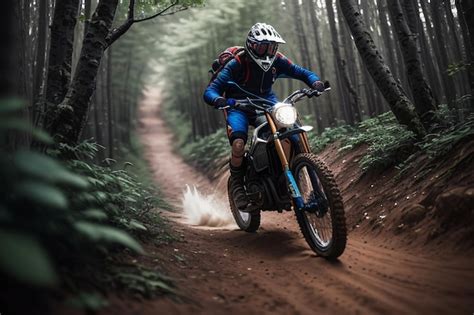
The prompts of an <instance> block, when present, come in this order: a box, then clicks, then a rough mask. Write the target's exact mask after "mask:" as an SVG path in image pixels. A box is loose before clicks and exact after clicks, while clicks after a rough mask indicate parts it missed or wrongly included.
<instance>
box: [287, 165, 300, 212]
mask: <svg viewBox="0 0 474 315" xmlns="http://www.w3.org/2000/svg"><path fill="white" fill-rule="evenodd" d="M285 176H286V179H287V180H288V187H289V188H290V192H291V197H292V198H293V201H294V202H295V205H296V208H298V210H301V209H303V208H304V207H305V205H304V200H303V198H302V197H301V193H300V190H299V188H298V186H297V185H296V181H295V178H294V177H293V173H291V171H290V170H289V169H288V168H287V169H286V170H285Z"/></svg>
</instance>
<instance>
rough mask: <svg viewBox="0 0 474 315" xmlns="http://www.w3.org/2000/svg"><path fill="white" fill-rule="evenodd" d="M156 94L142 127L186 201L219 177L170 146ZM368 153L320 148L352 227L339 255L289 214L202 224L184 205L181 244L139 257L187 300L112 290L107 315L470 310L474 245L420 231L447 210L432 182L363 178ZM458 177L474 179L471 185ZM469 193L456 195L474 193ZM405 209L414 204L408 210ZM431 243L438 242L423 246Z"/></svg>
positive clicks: (166, 176)
mask: <svg viewBox="0 0 474 315" xmlns="http://www.w3.org/2000/svg"><path fill="white" fill-rule="evenodd" d="M159 102H160V99H159V91H158V90H150V91H148V93H147V97H146V99H145V100H144V101H143V103H142V108H141V120H140V135H141V138H142V142H143V144H144V146H145V151H146V156H145V157H146V159H147V160H148V161H149V163H150V165H151V167H152V171H153V175H154V176H155V178H156V180H157V183H158V184H159V185H160V187H162V189H163V191H164V193H165V195H166V196H167V198H168V199H169V200H171V201H172V202H174V203H175V204H178V205H179V201H180V198H181V196H182V191H183V189H184V188H185V185H186V184H194V185H196V186H198V187H199V189H200V190H201V191H211V190H212V189H213V188H214V186H215V185H216V184H215V183H211V182H210V181H209V180H208V179H207V178H206V177H205V176H203V175H200V174H198V173H197V172H196V171H195V170H194V169H193V168H192V167H190V166H189V165H187V164H185V163H184V162H183V160H182V159H181V158H180V157H179V156H177V155H176V154H174V153H173V152H172V148H173V143H172V142H173V138H172V134H171V132H170V130H169V129H168V128H167V127H166V125H165V123H164V122H163V120H162V118H161V117H160V115H159V106H158V105H159ZM361 150H363V148H361V149H360V150H355V151H353V152H351V153H349V154H348V155H345V156H344V157H342V156H341V155H339V154H337V151H336V148H335V147H332V148H329V149H328V150H326V151H325V152H324V153H323V154H322V155H321V157H322V158H323V159H325V160H326V161H327V162H328V164H329V165H330V167H331V168H332V169H333V171H334V172H335V173H336V178H337V180H338V182H339V185H340V187H341V189H342V191H343V196H344V199H345V203H346V208H347V209H346V210H347V214H348V224H349V227H350V228H353V229H352V231H351V233H350V234H349V239H348V246H347V248H346V251H345V253H344V254H343V255H342V256H341V258H340V260H339V261H338V262H332V263H331V262H328V261H326V260H324V259H322V258H319V257H317V256H316V255H315V254H314V253H313V252H312V251H311V250H309V248H308V246H307V245H306V243H305V241H304V239H303V237H302V235H301V234H300V232H299V229H298V227H297V225H296V222H295V218H294V215H293V214H292V213H289V212H288V213H283V214H278V213H264V214H263V216H262V227H261V228H260V230H259V231H258V233H254V234H249V233H245V232H241V231H238V230H224V229H217V230H216V229H203V228H195V227H191V226H188V225H186V224H183V223H180V222H181V221H180V215H179V213H178V214H169V215H168V216H169V217H170V218H172V219H173V220H172V223H171V224H172V227H173V229H175V230H176V233H177V234H178V235H180V236H181V238H182V241H178V242H174V243H172V244H171V245H169V246H164V247H160V248H156V247H153V246H151V245H150V246H149V248H148V249H149V252H151V253H153V254H154V255H155V256H151V257H145V258H143V263H145V264H150V265H152V264H156V263H155V262H154V261H156V260H157V259H156V257H159V258H160V259H158V260H159V261H160V263H159V264H160V265H161V268H163V269H164V270H165V272H167V273H168V274H169V275H170V276H172V277H174V278H175V279H176V285H177V288H178V290H179V291H180V294H181V295H182V296H184V297H186V298H185V299H179V300H177V299H173V298H156V299H153V300H144V301H136V300H133V299H130V298H123V297H121V298H117V297H116V298H112V303H111V306H110V307H108V308H107V309H105V310H104V311H103V314H112V313H115V314H191V313H193V314H195V313H199V314H201V313H202V314H204V313H205V314H224V313H225V314H242V313H245V314H265V313H272V314H314V313H321V314H333V313H341V314H347V313H358V314H382V313H383V314H389V313H393V314H400V313H402V314H418V313H427V314H452V313H453V314H454V313H457V314H471V313H472V312H473V311H474V259H473V258H474V256H473V255H472V251H467V252H464V253H459V251H458V252H457V253H456V251H455V249H452V248H450V246H451V245H453V244H450V242H448V241H444V242H437V241H436V240H437V239H440V238H442V236H436V235H435V236H430V237H428V235H426V234H429V232H428V230H427V229H424V228H423V222H424V221H423V220H427V221H428V219H427V218H428V217H432V220H430V221H429V224H427V225H429V226H430V227H431V228H437V227H440V226H441V225H437V226H434V225H435V222H436V218H438V217H443V214H442V213H443V211H441V210H438V211H436V202H435V200H437V199H436V198H432V197H430V199H429V200H428V199H427V198H426V196H427V195H430V192H431V191H432V189H433V187H432V186H430V185H428V184H427V183H426V182H423V183H417V184H414V186H413V187H407V186H405V185H407V183H408V182H407V181H402V182H395V181H394V180H393V179H392V178H391V176H394V175H395V173H393V174H384V175H383V176H382V175H381V176H379V177H380V178H379V177H378V175H376V174H369V175H364V176H361V174H360V172H359V171H358V167H355V165H356V164H355V163H356V161H357V160H358V159H359V158H360V155H361V152H362V151H361ZM471 170H472V169H471ZM468 173H469V172H468ZM470 178H471V180H472V174H471V177H470ZM375 179H376V180H375ZM457 180H461V179H460V178H458V179H457ZM464 180H466V179H464ZM410 182H412V181H411V180H410ZM451 182H452V183H453V185H454V186H456V187H458V186H459V187H463V186H466V187H467V186H469V185H471V187H472V181H467V182H466V181H465V182H456V180H455V181H451ZM371 185H373V186H371ZM357 187H358V189H360V187H366V189H364V190H359V191H357V190H355V188H357ZM450 187H451V186H450ZM451 188H453V187H451ZM451 188H450V189H451ZM458 190H459V189H458ZM468 190H469V189H467V188H466V189H464V190H463V189H461V190H459V191H456V192H455V195H456V194H457V195H459V194H462V195H464V194H465V195H469V194H471V195H472V189H471V192H469V191H468ZM387 191H388V192H390V196H391V197H390V198H388V197H387ZM408 191H409V192H408ZM407 197H409V198H408V199H407ZM449 198H450V197H449V196H448V197H444V199H443V198H441V199H442V200H441V201H440V200H438V203H440V204H443V203H446V202H448V201H449ZM453 198H454V197H453ZM471 200H472V199H471ZM395 202H397V205H395ZM410 206H411V207H413V209H414V210H413V211H406V210H402V209H405V208H406V207H410ZM471 206H472V203H471ZM430 207H431V208H430ZM466 207H467V208H469V205H466ZM463 211H467V212H469V211H468V210H463ZM408 213H410V214H408ZM412 213H413V214H412ZM440 213H441V214H440ZM384 215H386V216H385V217H384ZM382 217H383V219H382ZM373 218H375V220H374V219H373ZM401 224H403V225H402V226H401V227H399V226H400V225H401ZM374 226H375V227H374ZM463 228H465V227H463ZM396 233H398V234H396ZM435 234H436V233H435ZM463 235H464V234H463ZM410 238H412V239H413V241H412V242H411V244H408V245H406V244H407V239H410ZM429 239H434V240H435V242H434V243H433V244H434V245H430V244H428V245H427V246H425V243H427V242H428V243H429V241H428V240H429ZM402 244H403V245H402ZM454 245H456V246H458V244H454ZM430 246H431V247H430ZM434 246H438V247H434ZM433 248H436V250H433ZM156 252H157V253H156ZM448 253H449V254H448Z"/></svg>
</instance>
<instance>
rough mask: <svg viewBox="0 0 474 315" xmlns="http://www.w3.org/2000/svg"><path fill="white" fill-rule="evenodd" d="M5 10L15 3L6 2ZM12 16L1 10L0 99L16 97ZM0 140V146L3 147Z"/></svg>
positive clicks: (16, 34)
mask: <svg viewBox="0 0 474 315" xmlns="http://www.w3.org/2000/svg"><path fill="white" fill-rule="evenodd" d="M4 5H5V6H6V7H7V8H14V7H15V6H18V4H17V3H16V1H14V0H7V1H6V3H5V4H4ZM16 26H17V21H16V20H15V18H14V14H12V12H10V10H2V11H1V13H0V34H1V38H2V49H0V98H5V97H11V96H16V93H15V92H16V83H17V82H16V80H15V72H16V70H17V69H16V67H15V60H16V55H17V47H18V44H17V40H16V39H17V36H18V28H17V27H16ZM3 140H4V139H0V141H1V142H0V146H2V145H3V143H2V142H3Z"/></svg>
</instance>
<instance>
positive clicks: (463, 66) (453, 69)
mask: <svg viewBox="0 0 474 315" xmlns="http://www.w3.org/2000/svg"><path fill="white" fill-rule="evenodd" d="M470 66H471V64H470V63H468V62H465V61H460V62H458V63H452V64H449V65H448V70H447V72H448V75H449V76H454V75H455V74H457V73H458V72H461V71H466V70H467V69H468V68H469V67H470Z"/></svg>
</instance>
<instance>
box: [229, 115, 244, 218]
mask: <svg viewBox="0 0 474 315" xmlns="http://www.w3.org/2000/svg"><path fill="white" fill-rule="evenodd" d="M247 130H248V118H247V116H246V115H245V113H243V112H241V111H238V110H231V111H229V113H228V116H227V135H228V137H229V142H230V145H231V159H230V165H229V167H230V187H229V188H230V191H231V193H232V196H233V197H234V202H235V205H236V206H237V208H239V209H241V210H243V209H245V208H247V206H248V204H249V201H248V198H247V194H246V192H245V188H244V176H245V163H244V153H245V143H246V141H247Z"/></svg>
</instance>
